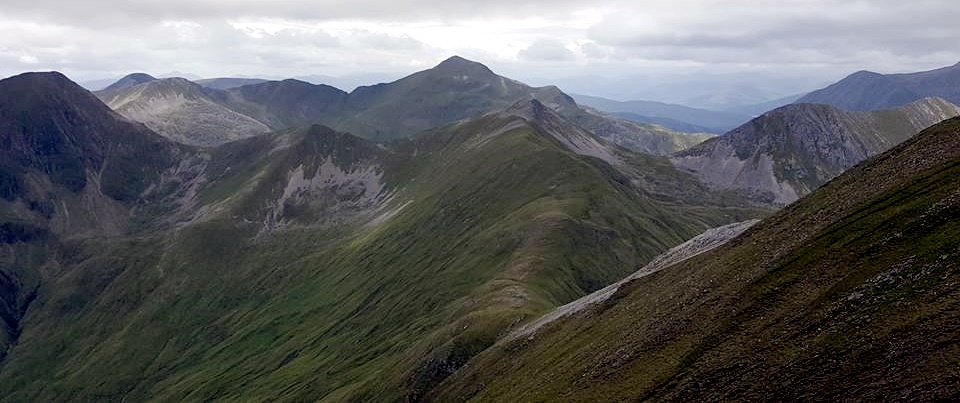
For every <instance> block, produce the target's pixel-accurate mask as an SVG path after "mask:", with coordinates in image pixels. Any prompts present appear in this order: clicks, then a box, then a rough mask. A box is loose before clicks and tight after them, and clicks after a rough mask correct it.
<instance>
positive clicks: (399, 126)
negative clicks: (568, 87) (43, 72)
mask: <svg viewBox="0 0 960 403" xmlns="http://www.w3.org/2000/svg"><path fill="white" fill-rule="evenodd" d="M183 81H185V80H183V79H166V80H158V81H153V82H148V83H145V84H143V85H140V86H133V87H127V88H124V89H122V90H119V91H101V92H98V95H99V96H100V98H101V99H103V100H104V102H106V103H107V104H108V105H110V106H111V107H112V108H114V109H115V110H117V111H118V112H120V113H122V114H123V115H124V116H127V117H128V118H131V119H133V120H137V121H140V122H144V123H146V124H147V125H148V126H150V127H151V128H153V129H154V130H156V131H157V132H158V133H160V134H162V135H165V136H167V137H169V138H171V139H174V140H175V141H179V142H184V143H187V144H194V145H203V146H213V145H219V144H223V143H225V142H227V141H231V140H236V139H238V138H241V137H249V136H251V135H254V134H259V133H263V132H266V131H268V128H269V129H274V130H282V129H286V128H291V127H302V126H305V125H310V124H322V125H325V126H328V127H332V128H334V129H336V130H340V131H344V132H349V133H352V134H355V135H357V136H359V137H363V138H366V139H370V140H374V141H388V140H395V139H400V138H409V137H411V136H413V135H416V134H417V133H420V132H422V131H424V130H427V129H430V128H434V127H438V126H442V125H446V124H450V123H454V122H457V121H459V120H462V119H467V118H471V117H474V116H477V115H480V114H484V113H490V112H494V111H498V110H501V109H504V108H506V107H508V106H510V105H513V104H514V103H516V102H520V101H527V100H531V99H536V100H538V101H540V102H542V103H544V104H546V105H548V106H549V107H550V108H552V109H554V110H555V111H557V112H558V113H560V114H561V115H563V116H565V117H567V118H568V119H570V120H573V121H574V122H576V123H577V124H578V125H580V126H582V127H584V128H586V129H588V130H590V131H592V132H594V133H595V134H597V135H598V136H601V137H604V138H606V139H608V140H610V141H612V142H613V143H615V144H619V145H622V146H625V147H627V148H631V149H633V150H636V151H641V152H646V153H650V154H657V155H667V154H670V153H672V152H674V151H677V150H682V149H685V148H687V147H690V146H692V145H694V144H697V143H699V142H701V141H703V140H705V139H706V138H708V137H710V136H706V135H687V134H684V133H679V132H676V131H673V130H669V129H667V128H664V127H662V126H656V125H651V124H645V123H637V122H632V121H629V120H625V119H621V118H618V117H616V116H612V115H604V114H602V113H599V112H596V111H593V110H587V109H584V108H581V107H580V106H578V105H577V104H576V102H574V101H573V98H570V97H569V96H567V95H566V94H564V93H563V92H562V91H560V89H558V88H557V87H553V86H549V87H539V88H534V87H530V86H528V85H526V84H523V83H521V82H518V81H514V80H511V79H509V78H506V77H502V76H499V75H497V74H495V73H493V72H492V71H491V70H490V69H489V68H487V67H486V66H484V65H482V64H480V63H476V62H472V61H469V60H466V59H463V58H460V57H452V58H450V59H447V60H445V61H444V62H442V63H440V64H439V65H437V66H436V67H434V68H432V69H429V70H424V71H421V72H418V73H414V74H412V75H410V76H408V77H405V78H402V79H400V80H397V81H394V82H391V83H385V84H377V85H374V86H367V87H359V88H357V89H355V90H354V91H353V92H351V93H346V92H343V91H341V90H339V89H336V88H334V87H330V86H327V85H314V84H310V83H306V82H303V81H298V80H283V81H269V82H262V83H255V84H250V85H243V86H239V87H233V88H229V89H226V90H219V89H216V88H215V87H214V88H203V89H202V90H201V88H200V85H195V86H193V87H191V86H189V85H186V84H185V83H183ZM220 83H221V84H224V85H222V86H224V87H226V86H230V85H233V84H237V82H236V81H229V80H228V81H221V82H220ZM227 84H230V85H227ZM173 87H175V88H179V90H174V91H172V90H170V88H173Z"/></svg>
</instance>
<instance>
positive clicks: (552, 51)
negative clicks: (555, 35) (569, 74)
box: [517, 39, 576, 62]
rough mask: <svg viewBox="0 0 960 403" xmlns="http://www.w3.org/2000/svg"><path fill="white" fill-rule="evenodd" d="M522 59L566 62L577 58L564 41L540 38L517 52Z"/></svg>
mask: <svg viewBox="0 0 960 403" xmlns="http://www.w3.org/2000/svg"><path fill="white" fill-rule="evenodd" d="M517 57H518V58H519V59H520V60H528V61H550V62H565V61H571V60H575V59H576V56H575V55H574V54H573V52H572V51H571V50H570V49H568V48H567V47H566V46H564V45H563V44H562V43H560V42H558V41H554V40H550V39H540V40H538V41H536V42H534V43H533V44H531V45H530V46H528V47H527V48H526V49H523V50H521V51H520V52H518V53H517Z"/></svg>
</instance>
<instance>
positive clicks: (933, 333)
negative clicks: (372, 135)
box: [431, 118, 960, 402]
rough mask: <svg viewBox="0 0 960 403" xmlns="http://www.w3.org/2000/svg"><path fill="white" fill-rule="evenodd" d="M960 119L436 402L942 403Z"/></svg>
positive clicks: (951, 313) (958, 205)
mask: <svg viewBox="0 0 960 403" xmlns="http://www.w3.org/2000/svg"><path fill="white" fill-rule="evenodd" d="M958 240H960V118H954V119H951V120H948V121H946V122H943V123H941V124H938V125H936V126H934V127H932V128H929V129H927V130H925V131H923V132H922V133H920V134H918V135H916V136H914V137H913V138H911V139H909V140H907V141H906V142H905V143H903V144H901V145H899V146H897V147H896V148H894V149H892V150H890V151H889V152H887V153H884V154H882V155H880V156H877V157H874V158H872V159H870V160H868V161H866V162H865V163H863V164H861V165H859V166H857V167H855V168H853V169H851V170H849V171H847V172H846V173H844V174H843V175H841V176H840V177H838V178H837V179H835V180H833V181H831V182H830V183H829V184H827V185H826V186H825V187H823V188H821V189H820V190H818V191H817V192H815V193H813V194H811V195H809V196H807V197H805V198H804V199H801V200H800V201H799V202H798V203H796V204H793V205H791V206H790V207H788V208H786V209H784V210H781V211H780V212H779V213H778V214H776V215H774V216H773V217H770V218H768V219H765V220H763V221H762V222H760V223H759V224H756V225H755V226H754V227H752V228H751V229H749V230H748V231H747V232H746V233H744V234H743V235H742V236H740V237H738V238H737V239H734V240H733V241H731V242H729V243H728V244H726V245H724V246H721V247H720V248H718V249H716V250H714V251H712V252H708V253H706V254H702V255H699V256H697V257H694V258H692V259H689V260H686V261H684V262H682V263H679V264H676V265H673V266H671V267H668V268H666V269H663V270H660V271H659V272H657V273H654V274H650V275H647V276H643V277H640V278H638V279H636V280H634V281H631V282H629V283H627V284H625V285H624V286H622V287H620V290H619V291H617V292H616V293H615V294H614V295H613V296H612V297H610V299H608V300H607V301H606V302H604V303H600V304H598V305H596V306H595V307H593V308H590V309H587V310H585V311H583V312H582V313H578V314H575V315H573V316H570V317H567V318H565V319H560V320H559V321H557V322H554V323H552V324H550V325H547V326H545V327H543V328H541V329H540V330H538V331H536V332H535V333H534V334H532V335H529V336H527V337H524V338H521V339H517V340H515V341H512V342H508V343H504V344H502V345H498V346H496V347H494V348H492V349H489V350H487V351H485V352H483V353H481V354H480V355H479V356H477V357H476V358H474V359H473V360H471V361H470V362H468V363H467V364H466V366H465V367H464V368H463V369H462V370H461V371H459V372H458V373H457V374H454V375H453V376H452V377H450V378H449V379H447V380H446V381H445V382H444V383H443V384H442V385H440V387H439V388H438V390H436V391H435V392H434V394H432V395H431V396H432V397H433V399H434V400H436V401H444V402H452V401H585V402H586V401H591V402H592V401H636V400H645V401H806V400H829V401H846V400H888V399H891V398H897V399H903V400H910V401H937V400H953V399H956V397H957V396H958V395H960V382H958V381H960V378H958V374H957V372H956V370H955V369H956V357H958V355H960V345H958V343H957V340H958V339H960V320H958V319H960V318H958V316H957V313H958V312H960V286H958V285H960V249H958V247H957V245H958Z"/></svg>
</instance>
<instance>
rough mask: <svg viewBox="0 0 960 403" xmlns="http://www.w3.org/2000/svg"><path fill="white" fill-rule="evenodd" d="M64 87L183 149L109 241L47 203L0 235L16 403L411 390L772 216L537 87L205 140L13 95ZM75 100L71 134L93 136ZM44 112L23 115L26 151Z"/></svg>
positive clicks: (388, 396)
mask: <svg viewBox="0 0 960 403" xmlns="http://www.w3.org/2000/svg"><path fill="white" fill-rule="evenodd" d="M7 83H8V81H6V80H5V81H3V82H0V88H3V87H2V86H3V85H6V84H7ZM24 85H26V86H28V87H31V88H33V87H37V86H38V85H39V84H38V83H36V82H32V81H26V82H24ZM62 94H73V95H71V96H70V97H69V99H68V100H65V101H63V102H66V103H67V104H70V105H85V106H83V110H86V109H91V110H100V111H102V112H104V113H105V114H106V115H105V116H101V117H100V118H98V119H97V121H99V120H107V121H118V122H122V125H123V127H127V126H132V127H134V128H136V129H137V130H139V131H141V132H142V133H141V134H142V137H145V138H146V139H152V140H151V141H152V142H147V141H146V140H144V141H143V143H144V144H146V145H140V143H134V144H131V143H129V142H125V141H126V140H122V139H123V138H131V139H136V138H139V137H138V136H134V135H133V134H130V133H126V132H122V131H118V132H116V133H115V135H116V136H118V137H119V138H120V139H117V140H116V141H117V142H118V144H121V145H123V147H122V150H128V152H131V153H132V154H131V155H134V156H147V155H161V156H162V155H166V156H168V157H169V158H168V159H167V158H165V159H162V160H161V161H159V162H156V163H152V162H150V163H147V162H149V161H150V160H149V159H144V160H143V161H140V160H138V159H134V160H133V161H132V162H133V163H134V165H133V166H130V167H125V169H123V170H118V171H117V172H143V174H144V175H145V176H144V177H143V179H142V180H140V179H138V178H141V177H139V176H134V177H132V178H130V179H129V181H127V180H125V181H124V182H123V183H124V184H128V186H127V187H124V188H123V189H126V190H125V191H124V192H121V193H117V195H118V197H121V198H125V199H123V200H120V201H122V203H121V205H120V207H118V210H116V213H115V214H113V215H112V216H119V217H126V218H125V219H124V222H128V221H129V223H128V224H127V225H122V226H117V228H116V229H114V230H112V231H111V232H109V233H107V235H106V236H99V235H98V230H92V231H89V232H88V235H87V236H83V237H74V236H72V234H73V232H72V230H71V231H67V230H61V229H59V227H57V226H55V225H51V224H50V223H55V222H56V221H57V220H62V219H66V216H67V212H66V211H62V210H56V209H55V210H53V211H52V212H50V213H49V214H48V215H46V216H39V217H37V220H38V221H37V223H38V226H39V225H41V224H42V225H47V226H45V227H42V228H46V229H47V230H46V234H47V235H45V236H47V238H45V239H51V240H52V241H51V242H47V243H44V244H37V243H34V242H33V239H35V238H36V237H35V236H34V234H33V233H32V232H30V231H20V232H17V233H18V234H20V235H18V236H16V237H7V236H4V237H3V238H2V239H3V242H4V245H5V247H4V249H3V250H4V253H5V255H4V260H2V261H0V265H2V266H0V267H2V269H3V270H4V272H5V273H14V276H15V277H16V278H18V279H21V280H22V281H21V280H17V281H14V282H9V284H15V287H14V288H16V289H17V290H22V291H15V292H13V293H11V294H12V295H13V297H11V298H5V299H4V304H5V306H4V308H5V309H6V310H7V311H9V312H13V313H15V315H8V316H10V317H13V318H14V321H13V323H14V326H13V327H12V328H13V330H12V331H8V332H7V333H8V335H9V337H8V338H7V339H5V341H4V342H5V346H6V349H5V351H6V355H5V357H3V358H2V359H0V400H4V401H23V400H40V401H62V400H123V399H127V400H148V399H156V400H237V399H251V400H268V399H270V400H287V401H303V400H326V401H340V400H350V399H353V400H401V399H410V400H416V399H419V398H421V397H422V396H423V395H424V394H425V393H427V392H429V391H430V390H431V389H432V388H433V387H434V386H435V385H436V384H438V383H439V382H441V381H442V380H443V379H445V378H446V377H448V376H449V375H451V374H452V373H455V372H456V371H457V370H458V369H459V367H460V366H461V365H462V364H463V363H464V362H466V360H467V359H469V358H470V357H472V356H473V355H474V354H476V353H477V352H479V351H482V350H483V349H485V348H486V347H488V346H490V345H492V344H493V343H494V342H495V341H496V339H497V337H498V336H499V335H501V334H503V333H505V332H507V331H508V330H509V329H510V328H512V327H513V326H516V325H517V324H519V323H522V322H524V321H526V320H530V319H532V318H534V317H536V316H538V315H539V314H541V313H543V312H546V311H548V310H550V309H551V308H553V307H555V306H558V305H560V304H563V303H565V302H568V301H571V300H573V299H575V298H577V297H579V296H582V295H584V294H586V293H588V292H590V291H593V290H596V289H598V288H600V287H602V286H604V285H606V284H609V283H610V282H612V281H614V280H616V279H618V278H621V277H622V276H624V275H626V274H627V273H629V272H632V271H633V270H635V269H636V267H638V266H639V265H641V264H643V263H645V262H646V261H647V260H649V259H651V258H653V257H654V256H656V255H657V254H658V253H660V252H662V251H663V250H666V249H667V248H669V247H670V246H673V245H676V244H679V243H680V242H682V241H683V240H685V239H687V238H689V237H691V236H693V235H695V234H697V233H699V232H701V231H702V230H703V229H705V228H708V227H714V226H717V225H721V224H725V223H728V222H734V221H741V220H743V219H746V218H751V217H755V216H757V215H758V214H763V211H759V210H756V209H748V208H742V207H740V206H743V205H744V204H743V202H742V201H740V200H739V199H737V198H736V197H733V196H730V195H724V194H718V193H714V192H710V191H708V190H707V189H706V188H704V187H703V186H702V185H700V184H699V183H698V182H697V181H696V180H695V179H694V178H693V177H692V176H690V175H687V174H684V173H682V172H679V171H677V170H676V169H675V168H673V167H672V166H671V165H670V163H669V161H668V160H666V159H665V158H662V157H652V156H647V155H641V154H635V153H632V152H629V151H627V150H624V149H621V148H619V147H615V146H611V145H609V144H607V143H606V142H604V141H603V140H599V139H597V138H595V137H594V136H593V135H592V134H591V133H589V132H587V131H585V130H583V129H581V128H579V127H577V126H576V125H574V124H572V123H571V122H569V121H568V120H566V119H564V118H563V117H562V116H560V115H558V114H556V113H555V112H554V111H553V109H551V108H548V107H546V106H544V105H543V104H540V103H536V102H527V103H525V104H517V105H514V107H512V108H509V109H507V110H504V111H500V112H496V113H491V114H487V115H484V116H481V117H477V118H475V119H470V120H466V121H463V122H460V123H458V124H454V125H450V126H447V127H444V128H441V129H437V130H434V131H432V132H429V133H425V134H424V135H421V136H418V137H416V138H415V139H413V140H403V141H397V142H392V143H386V144H376V143H372V142H370V141H368V140H364V139H360V138H358V137H354V136H352V135H349V134H344V133H340V132H336V131H333V130H331V129H328V128H325V127H321V126H309V127H305V128H295V129H288V130H285V131H282V132H279V133H274V134H270V135H265V136H254V137H251V138H248V139H244V140H240V141H236V142H231V143H227V144H225V145H222V146H219V147H215V148H203V149H198V148H191V147H179V146H177V147H174V146H172V143H171V142H169V141H167V140H165V139H163V138H160V137H159V136H157V135H156V134H154V133H153V132H151V131H150V130H149V129H147V128H145V127H143V126H141V125H137V124H133V123H131V122H128V121H126V120H124V119H123V118H121V117H119V116H117V115H116V114H114V113H112V112H110V111H109V110H107V108H106V107H105V106H104V105H102V104H101V103H99V102H98V101H97V100H96V99H94V98H93V97H92V96H90V94H89V93H87V92H86V91H84V90H82V89H81V88H79V87H77V86H76V85H75V84H73V83H69V82H68V81H65V79H63V81H61V82H59V84H58V85H57V86H56V87H55V88H52V89H51V90H50V91H46V92H44V95H43V96H40V97H37V98H35V99H30V100H29V101H30V102H28V103H22V104H12V105H13V106H11V107H19V108H22V109H23V110H28V111H44V110H54V111H56V110H57V109H56V108H48V106H49V105H48V104H49V102H51V99H53V101H54V102H61V101H59V100H60V98H57V97H59V96H62ZM51 97H52V98H51ZM96 108H99V109H96ZM4 116H6V115H4ZM66 116H68V117H70V118H68V119H62V120H54V122H56V127H58V128H59V130H61V132H62V133H64V135H65V137H67V138H71V139H81V140H84V139H89V138H94V139H95V138H98V137H97V136H99V134H97V133H100V132H99V131H97V132H95V133H89V132H87V131H85V129H84V128H87V127H90V126H91V125H95V124H97V123H96V122H91V121H85V120H78V119H76V114H75V113H73V112H70V113H68V114H67V115H66ZM98 116H99V115H98ZM48 121H49V119H48V118H47V117H46V116H40V117H35V118H33V117H31V118H27V119H23V120H16V121H13V122H14V123H13V124H12V127H16V128H25V129H23V133H25V135H24V138H25V139H26V141H25V142H26V143H27V144H31V143H30V140H31V139H38V138H40V137H37V136H40V135H41V134H42V133H46V132H47V131H46V129H45V128H46V126H44V125H46V124H47V123H46V122H48ZM117 124H118V125H121V123H117ZM74 125H79V126H74ZM158 149H159V150H160V151H161V152H158ZM162 150H169V151H162ZM51 155H52V156H56V155H58V154H56V153H52V154H51V153H48V154H43V153H38V154H36V158H37V159H38V161H39V162H38V164H41V165H40V166H59V165H57V164H58V163H59V162H58V161H59V159H56V158H52V159H49V160H48V159H46V157H48V156H51ZM110 155H111V156H112V155H114V154H110ZM119 155H121V156H122V155H125V154H123V153H120V154H119ZM17 158H18V157H17V156H16V155H14V154H9V155H4V162H5V163H8V162H10V161H14V162H16V161H18V160H17ZM136 162H143V163H144V164H143V165H137V164H136ZM42 164H47V165H42ZM99 167H101V168H102V165H101V166H99ZM48 171H49V172H59V171H57V170H55V169H52V168H51V169H46V170H44V171H43V172H48ZM75 171H76V170H75V169H69V170H68V172H75ZM91 171H93V170H91ZM103 172H106V171H103ZM111 172H112V171H111ZM112 173H115V172H112ZM94 177H95V176H94ZM102 177H103V176H101V178H102ZM101 187H102V185H101ZM110 194H113V193H110ZM111 197H113V196H111ZM114 199H116V198H114ZM14 200H15V203H18V204H17V205H19V206H24V205H29V203H27V202H26V201H24V200H25V199H23V198H22V197H21V196H19V193H17V194H16V195H15V197H14ZM120 201H118V202H120ZM4 206H5V210H3V212H4V213H5V214H6V213H7V212H11V213H10V215H5V216H4V217H13V216H14V215H15V212H16V210H6V207H7V205H4ZM10 208H20V207H16V206H13V207H10ZM81 211H82V210H81ZM69 213H70V217H74V214H76V213H77V212H76V211H74V210H70V212H69ZM112 216H111V217H112ZM8 220H12V219H8ZM9 222H12V221H9ZM91 225H92V224H91ZM91 225H79V224H78V228H81V229H82V228H88V229H89V228H96V227H95V226H91ZM37 245H39V246H37ZM35 246H36V247H43V248H46V249H45V252H44V253H42V254H40V253H36V250H37V249H36V247H35ZM19 273H30V277H29V278H28V277H27V276H21V275H20V274H19ZM4 290H6V288H4ZM4 295H6V294H4ZM25 301H30V302H29V303H25ZM7 311H4V312H7ZM5 315H6V313H5ZM4 319H5V320H6V319H7V318H6V317H4ZM5 330H8V329H5Z"/></svg>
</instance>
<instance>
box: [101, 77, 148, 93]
mask: <svg viewBox="0 0 960 403" xmlns="http://www.w3.org/2000/svg"><path fill="white" fill-rule="evenodd" d="M155 80H156V78H155V77H153V76H151V75H149V74H147V73H131V74H127V75H126V76H124V77H123V78H121V79H119V80H117V82H115V83H113V84H110V85H108V86H107V87H106V88H104V89H103V91H116V90H122V89H124V88H130V87H133V86H135V85H139V84H143V83H149V82H151V81H155Z"/></svg>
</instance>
